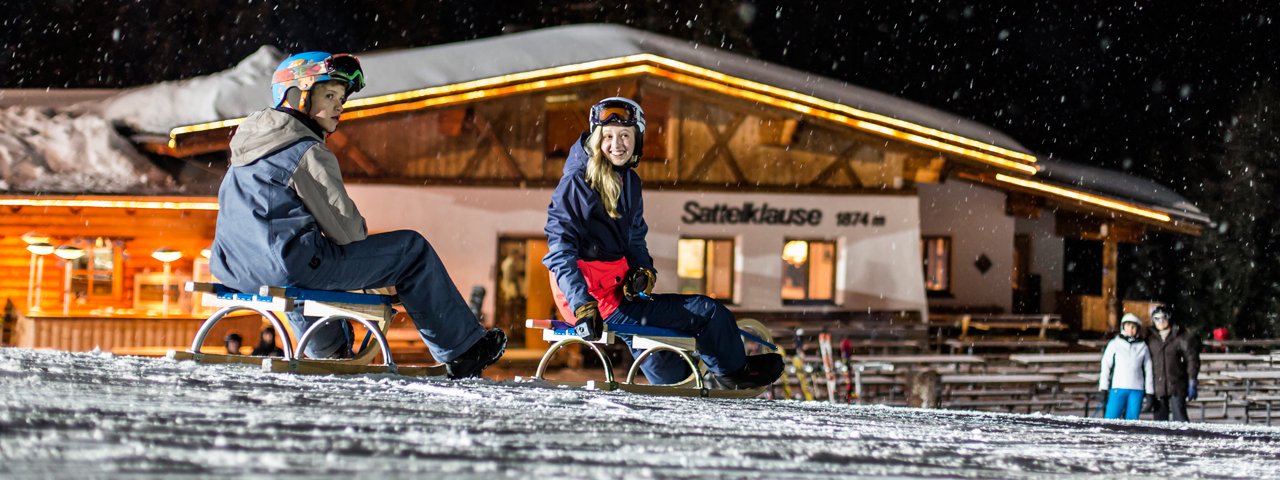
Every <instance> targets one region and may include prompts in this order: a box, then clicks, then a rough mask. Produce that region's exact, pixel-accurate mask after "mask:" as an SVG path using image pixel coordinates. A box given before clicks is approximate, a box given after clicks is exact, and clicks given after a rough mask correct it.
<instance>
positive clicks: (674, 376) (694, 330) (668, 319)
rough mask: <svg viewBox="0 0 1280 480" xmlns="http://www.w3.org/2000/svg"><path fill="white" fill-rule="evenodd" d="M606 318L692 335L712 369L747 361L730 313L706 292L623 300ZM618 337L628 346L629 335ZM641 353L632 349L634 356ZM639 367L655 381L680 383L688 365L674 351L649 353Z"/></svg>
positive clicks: (727, 368)
mask: <svg viewBox="0 0 1280 480" xmlns="http://www.w3.org/2000/svg"><path fill="white" fill-rule="evenodd" d="M605 322H607V323H616V324H623V325H644V326H649V327H661V328H669V329H672V330H677V331H681V332H685V333H688V334H690V335H693V337H694V339H695V340H696V342H697V345H698V355H699V356H700V357H701V359H702V363H704V364H706V365H707V369H708V370H711V371H712V372H713V373H717V374H725V373H729V372H733V371H735V370H738V369H740V368H742V366H743V365H746V362H747V356H746V350H745V348H744V347H743V345H742V337H741V334H739V333H738V323H737V321H736V320H735V319H734V318H733V313H731V312H729V309H727V308H725V307H724V305H721V304H720V302H717V301H715V300H714V299H712V298H710V297H707V296H705V295H679V294H660V295H653V300H652V301H636V302H626V301H624V302H622V305H620V306H618V309H617V310H615V311H614V312H613V313H612V314H610V315H609V318H607V319H605ZM621 338H622V339H623V340H624V341H625V342H627V346H631V337H630V336H626V337H621ZM640 353H641V351H639V350H635V349H632V351H631V354H632V355H634V356H639V355H640ZM640 371H642V372H644V376H645V378H647V379H649V383H651V384H654V385H667V384H672V383H679V382H681V381H683V380H684V379H686V378H688V377H689V365H688V364H687V363H685V361H684V360H683V359H681V358H680V355H679V354H677V353H675V352H666V351H663V352H654V353H653V354H650V355H649V357H648V358H647V359H645V362H644V363H643V364H641V365H640Z"/></svg>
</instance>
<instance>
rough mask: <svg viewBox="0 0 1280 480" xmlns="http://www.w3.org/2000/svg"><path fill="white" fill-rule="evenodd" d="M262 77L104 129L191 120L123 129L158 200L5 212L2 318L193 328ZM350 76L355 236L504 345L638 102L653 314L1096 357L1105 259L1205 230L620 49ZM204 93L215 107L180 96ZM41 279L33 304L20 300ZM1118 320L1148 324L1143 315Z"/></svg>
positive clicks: (810, 89) (1166, 202) (594, 36)
mask: <svg viewBox="0 0 1280 480" xmlns="http://www.w3.org/2000/svg"><path fill="white" fill-rule="evenodd" d="M264 52H265V53H264ZM260 56H266V57H268V58H266V59H255V58H254V57H251V59H250V60H246V62H245V64H242V65H241V66H240V67H236V69H233V70H232V71H228V72H224V73H223V74H216V75H213V76H210V77H207V78H201V79H192V80H186V81H182V82H170V83H166V84H160V85H157V86H153V87H143V88H140V89H135V90H132V91H127V92H122V93H118V94H115V95H113V96H111V97H109V98H106V99H102V100H100V101H101V102H104V104H103V105H105V106H104V107H103V108H102V111H104V112H112V111H117V112H118V111H120V110H122V109H123V110H128V108H129V106H130V105H137V104H140V103H141V104H146V103H147V102H149V101H152V100H153V101H154V102H155V104H157V105H167V106H172V105H179V106H184V107H182V108H181V109H185V110H186V111H187V113H190V115H187V116H185V117H181V118H177V117H173V118H170V117H165V115H169V114H170V113H171V112H147V111H146V110H145V109H143V110H138V109H135V111H141V112H143V113H139V114H136V115H135V116H133V117H130V118H127V119H126V121H132V122H135V124H134V125H133V126H134V128H133V130H135V131H140V132H141V133H134V134H132V136H131V137H130V140H131V144H132V146H133V148H137V149H138V150H140V151H145V152H147V154H148V155H150V158H151V159H152V160H153V161H154V162H157V163H158V164H162V165H165V166H166V170H167V171H171V172H175V173H174V178H175V183H176V185H177V187H175V188H174V189H173V191H170V192H164V193H165V195H164V196H163V197H156V196H132V197H119V196H116V195H102V194H101V192H93V191H81V192H67V193H68V194H65V195H63V194H49V193H42V194H39V195H35V194H33V193H31V192H9V193H7V194H4V195H0V206H2V207H3V208H5V210H3V211H4V214H3V221H0V267H2V268H0V296H3V297H8V298H9V299H10V309H11V310H17V311H20V312H24V313H25V315H22V316H25V317H32V318H40V317H42V316H43V317H49V318H55V317H56V318H64V317H60V316H59V315H57V314H54V313H48V312H57V313H61V309H62V307H63V306H64V305H67V306H68V312H67V314H66V316H65V318H66V319H71V318H74V319H78V321H81V322H92V321H99V320H100V321H101V323H103V324H104V325H106V324H109V323H111V322H114V321H116V320H119V319H121V318H124V319H129V320H130V321H142V322H145V321H152V322H160V321H164V319H169V318H177V317H181V316H182V314H179V313H175V312H183V313H185V315H186V316H188V317H191V319H196V320H198V318H199V317H200V313H199V311H198V306H192V305H190V299H189V298H187V297H186V296H185V294H184V293H182V292H179V291H177V290H176V288H174V287H172V286H171V287H170V294H171V296H172V298H170V299H169V300H168V301H167V302H162V303H164V304H167V305H169V307H162V308H164V309H165V310H166V312H162V313H160V314H157V313H156V306H157V292H160V293H163V291H164V290H163V285H161V286H160V287H159V288H157V287H156V285H157V281H156V275H157V273H158V272H161V271H162V270H163V269H164V268H165V267H166V266H168V267H169V268H170V273H169V274H168V275H164V276H165V277H171V278H169V280H170V281H169V282H161V283H169V284H170V285H176V284H178V283H180V281H181V280H182V279H186V278H196V279H203V278H207V275H208V273H207V262H204V261H203V259H202V258H201V256H200V251H201V250H202V249H204V248H207V247H208V245H209V244H210V243H211V242H212V238H213V229H214V218H215V216H216V212H215V210H216V191H217V185H218V182H219V181H220V176H221V172H222V171H225V168H226V159H227V156H228V152H227V148H228V146H227V145H228V139H229V136H230V134H231V133H232V132H233V131H234V129H235V126H236V125H237V124H238V123H239V122H240V121H241V120H242V119H243V117H244V116H245V115H248V114H249V113H252V111H254V110H257V109H260V108H263V107H265V106H266V104H267V103H268V101H269V95H268V92H269V88H268V86H267V79H268V78H269V77H270V73H271V69H272V68H273V67H274V65H275V62H278V61H279V59H280V56H279V52H270V51H260V52H259V53H258V54H255V57H260ZM359 56H360V58H361V60H362V63H363V65H364V68H365V72H366V75H367V77H368V84H369V86H368V87H367V88H366V89H365V90H364V91H362V92H360V93H359V94H357V95H355V96H353V97H352V98H351V99H350V100H349V101H348V104H347V110H346V112H345V113H344V114H343V123H342V126H341V127H340V128H339V131H338V132H337V133H335V134H334V135H332V136H330V138H329V139H328V145H329V147H330V148H331V149H332V150H333V151H334V152H335V154H336V155H337V156H338V158H339V160H340V162H341V165H342V170H343V174H344V176H345V179H346V181H347V187H348V190H349V192H350V193H351V196H352V198H353V199H354V200H355V201H356V204H357V205H358V207H359V208H360V210H361V213H362V214H363V215H364V216H365V218H366V220H367V222H368V226H369V229H370V231H371V232H379V231H390V230H398V229H412V230H417V231H419V232H422V233H423V234H424V235H425V236H426V237H427V238H428V240H430V241H431V243H432V244H433V245H434V246H435V247H436V249H437V250H438V251H439V253H440V255H441V257H442V258H443V259H444V261H445V264H446V265H447V267H448V268H449V271H450V273H451V274H452V276H453V279H454V281H455V282H456V283H457V284H458V286H459V288H460V290H461V291H463V292H464V293H465V292H469V291H470V290H471V288H472V287H473V286H482V287H484V288H485V289H486V290H487V291H488V292H490V293H491V294H490V295H488V296H487V297H486V299H485V302H484V307H483V311H484V313H485V316H486V318H488V319H491V320H492V321H493V322H494V323H495V324H497V325H499V326H502V327H504V328H508V329H510V330H511V331H512V333H513V335H514V336H515V337H517V338H518V337H520V336H521V335H522V333H523V332H521V330H522V320H523V319H524V318H545V317H547V316H551V315H554V312H555V309H554V308H553V307H552V305H551V297H550V291H549V285H548V281H547V278H548V277H547V273H546V270H545V268H543V267H542V265H541V261H540V260H541V257H542V255H543V254H545V252H546V250H547V247H546V240H545V237H544V236H543V233H542V228H543V225H544V224H545V221H546V208H547V204H548V202H549V199H550V195H551V191H552V189H553V188H554V186H555V185H556V183H557V181H558V180H559V178H560V174H561V169H562V168H563V164H564V159H565V157H566V155H567V153H568V150H569V147H570V145H572V142H574V141H577V140H578V138H579V135H580V134H581V133H582V132H583V131H584V130H585V128H586V116H587V115H586V114H587V111H588V109H589V108H590V106H591V105H592V104H593V103H594V102H595V101H597V100H599V99H601V98H605V97H609V96H615V95H622V96H627V97H631V98H634V99H636V100H638V101H639V102H640V104H641V105H642V106H643V107H644V109H645V112H646V116H647V119H648V125H649V127H648V131H647V133H646V137H645V149H644V158H643V159H642V161H641V162H640V164H639V165H638V166H637V171H638V173H639V175H640V177H641V178H642V179H643V181H644V183H645V189H646V195H645V210H646V220H647V221H648V224H649V228H650V231H649V236H648V241H649V249H650V252H651V253H652V254H653V256H654V260H655V266H656V268H657V270H658V272H659V277H658V283H657V285H658V287H657V289H658V290H659V291H679V292H686V293H705V294H707V295H710V296H713V297H715V298H717V299H719V300H721V301H723V302H725V303H726V304H727V305H728V306H729V307H730V308H731V309H732V310H734V311H735V312H736V313H737V314H738V315H740V316H741V315H749V316H756V317H760V318H763V319H786V318H805V319H808V320H811V321H817V322H822V321H830V322H843V321H851V320H859V319H861V320H867V319H890V320H886V321H895V322H901V321H910V322H927V321H928V320H929V318H930V317H931V316H934V317H937V316H940V315H943V314H945V313H950V312H963V311H982V312H989V313H1006V314H1013V313H1041V312H1046V313H1061V314H1063V318H1064V319H1065V320H1067V321H1068V323H1070V324H1071V325H1072V328H1073V329H1075V330H1078V331H1085V332H1088V331H1094V332H1102V331H1105V330H1108V329H1109V328H1112V325H1113V322H1114V321H1115V319H1116V318H1117V317H1118V315H1117V311H1118V310H1119V309H1120V308H1129V307H1128V306H1125V305H1124V304H1123V303H1122V302H1121V301H1120V300H1119V299H1117V298H1116V295H1117V294H1118V292H1117V288H1116V285H1117V278H1116V271H1117V268H1116V262H1117V258H1118V254H1117V252H1118V248H1119V245H1121V244H1132V243H1139V242H1141V241H1142V239H1143V236H1144V235H1145V234H1146V233H1148V232H1176V233H1181V234H1188V235H1196V234H1198V232H1199V231H1200V229H1201V228H1203V227H1204V226H1206V225H1207V224H1208V222H1209V219H1208V218H1207V217H1205V216H1204V215H1203V214H1201V213H1200V212H1199V211H1198V210H1197V209H1196V208H1195V207H1194V206H1193V205H1191V204H1190V203H1188V202H1187V201H1186V200H1185V199H1183V198H1181V197H1179V196H1178V195H1177V194H1176V193H1174V192H1172V191H1170V190H1169V189H1168V188H1166V187H1164V186H1161V185H1158V184H1155V183H1153V182H1150V181H1148V180H1145V179H1141V178H1138V177H1134V176H1131V175H1127V174H1124V173H1120V172H1114V171H1107V170H1103V169H1098V168H1093V167H1086V166H1082V165H1077V164H1073V163H1070V162H1067V161H1063V160H1061V159H1054V158H1048V157H1046V156H1043V155H1039V154H1037V153H1036V152H1035V151H1034V150H1033V149H1030V148H1027V147H1025V146H1023V145H1021V144H1019V143H1018V142H1017V141H1016V140H1014V139H1013V138H1010V137H1009V136H1007V135H1005V134H1003V133H1001V132H999V131H997V130H995V129H993V128H991V127H989V126H986V125H981V124H978V123H976V122H973V121H971V120H968V119H965V118H961V117H958V116H955V115H952V114H949V113H945V112H942V111H939V110H936V109H932V108H929V107H925V106H922V105H919V104H915V103H912V102H909V101H906V100H903V99H900V98H896V97H893V96H890V95H886V94H883V93H879V92H875V91H871V90H867V89H864V88H860V87H857V86H854V85H849V84H847V83H843V82H840V81H837V80H833V79H828V78H824V77H821V76H819V75H817V74H815V73H809V72H801V71H796V70H792V69H789V68H786V67H782V66H779V65H774V64H770V63H767V62H763V61H760V60H758V59H754V58H748V57H744V56H741V55H737V54H733V53H730V52H726V51H722V50H718V49H715V48H710V47H707V46H705V45H696V44H692V43H688V42H685V41H682V40H677V39H672V38H667V37H663V36H660V35H655V34H651V33H647V32H642V31H638V30H634V29H630V28H626V27H621V26H613V25H578V26H567V27H557V28H549V29H544V30H536V31H530V32H524V33H517V34H511V35H505V36H500V37H495V38H488V39H480V40H475V41H469V42H462V43H457V44H449V45H441V46H433V47H424V48H417V49H409V50H398V51H385V52H370V53H365V54H359ZM237 79H239V80H237ZM244 79H250V80H248V81H245V80H244ZM184 82H185V83H184ZM196 85H198V86H199V87H200V88H201V89H203V90H205V91H201V92H191V91H189V90H190V89H187V88H184V87H185V86H196ZM208 90H213V91H212V92H210V91H208ZM0 100H3V96H0ZM215 101H216V102H219V103H218V104H217V105H210V104H208V102H215ZM113 102H114V103H113ZM201 102H205V103H201ZM192 112H194V113H192ZM204 112H214V113H212V114H205V113H204ZM202 114H203V116H201V115H202ZM161 128H163V130H161ZM32 231H38V232H39V233H40V234H42V235H44V236H47V237H50V238H51V240H50V241H49V242H48V243H49V244H50V245H53V246H56V244H67V245H79V246H80V247H81V248H82V249H83V250H84V251H86V252H88V254H87V255H85V256H83V257H80V258H78V259H72V260H62V259H60V258H55V257H52V256H49V257H48V258H49V259H48V260H46V261H44V266H43V267H42V268H40V269H39V272H38V273H36V265H37V264H39V263H41V261H40V259H41V258H45V256H41V255H36V254H34V253H29V252H28V250H27V249H26V245H27V244H28V243H32V242H29V241H24V240H23V239H22V237H23V236H24V234H28V233H29V232H32ZM28 237H30V236H29V235H28ZM27 240H32V238H28V239H27ZM35 240H39V239H35ZM1069 242H1087V243H1089V244H1093V245H1097V246H1099V250H1100V252H1101V253H1100V255H1099V256H1098V261H1099V262H1100V265H1099V268H1096V269H1095V270H1094V271H1096V272H1098V277H1100V278H1098V279H1097V281H1096V284H1097V287H1096V291H1093V292H1087V293H1085V294H1073V295H1068V294H1066V293H1065V284H1064V282H1066V281H1067V280H1066V275H1065V274H1064V263H1065V260H1064V250H1065V248H1066V247H1065V245H1067V244H1068V243H1069ZM35 243H40V242H35ZM161 247H166V248H167V249H168V250H177V251H180V252H181V253H182V256H181V258H178V259H176V260H170V261H161V260H160V259H159V258H157V257H158V256H157V257H153V256H152V255H151V253H152V252H154V251H155V250H157V249H160V248H161ZM65 265H70V266H69V267H65V269H64V268H63V267H64V266H65ZM33 279H39V280H40V281H41V282H42V285H43V286H44V288H43V290H42V293H41V294H40V295H34V294H29V293H30V292H28V291H27V290H28V288H29V287H30V286H31V284H32V283H33ZM108 285H109V287H108ZM159 296H160V297H163V295H159ZM28 297H32V299H31V301H24V299H26V298H28ZM1124 300H1125V301H1133V302H1135V303H1134V304H1133V305H1134V307H1133V309H1135V310H1141V309H1142V306H1143V303H1142V301H1143V300H1146V299H1124ZM31 302H35V303H36V304H37V305H31V304H29V303H31ZM33 306H42V307H43V308H42V309H41V311H42V312H46V313H42V314H40V313H37V314H32V313H31V312H30V309H31V307H33ZM169 310H172V311H169ZM13 317H15V315H9V318H11V319H12V318H13ZM95 319H97V320H95ZM107 319H110V320H111V322H107V321H106V320H107ZM196 320H183V321H186V322H188V323H190V322H191V321H196ZM8 323H9V324H8V325H7V331H8V332H9V333H8V334H7V335H6V337H4V338H3V341H4V342H5V343H7V344H15V345H24V346H55V347H60V348H69V349H89V348H93V346H92V345H89V343H93V342H96V343H94V345H98V346H102V344H103V343H110V342H116V344H119V345H123V346H125V347H129V346H137V344H139V343H146V342H151V343H167V344H168V345H181V344H182V343H183V342H184V341H185V339H179V338H177V337H179V336H180V334H176V333H175V334H174V335H175V337H173V338H170V337H164V338H154V339H149V340H140V339H133V340H106V339H104V338H105V337H103V336H104V335H108V334H106V333H101V332H100V333H96V334H87V333H86V334H84V335H83V337H84V338H85V340H84V341H83V342H80V341H79V340H77V341H76V342H78V343H74V344H65V342H67V341H68V340H58V341H60V342H64V343H57V344H55V343H41V340H39V339H38V338H37V337H39V334H37V333H36V332H35V331H34V329H35V328H36V327H32V326H28V327H24V328H25V329H24V328H18V327H15V326H14V325H13V323H14V322H13V321H10V322H8ZM184 325H185V324H184ZM111 328H112V327H110V326H105V327H102V329H105V330H110V329H111ZM174 328H175V329H179V330H180V329H181V328H186V327H174ZM105 330H104V331H105ZM43 335H45V337H44V338H53V336H51V335H52V334H48V333H46V334H43ZM50 342H54V340H50ZM130 342H132V343H130ZM534 343H535V342H534V341H533V339H530V344H531V345H533V344H534ZM103 348H104V349H109V348H108V347H106V346H104V347H103Z"/></svg>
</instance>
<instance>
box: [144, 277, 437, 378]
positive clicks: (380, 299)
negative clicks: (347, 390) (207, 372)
mask: <svg viewBox="0 0 1280 480" xmlns="http://www.w3.org/2000/svg"><path fill="white" fill-rule="evenodd" d="M186 288H187V291H189V292H193V293H200V294H201V295H202V301H203V302H204V305H205V306H215V307H222V308H221V309H220V310H218V311H217V312H215V313H214V314H213V315H211V316H209V318H208V319H207V320H205V321H204V323H203V324H201V325H200V329H199V330H197V331H196V335H195V338H194V339H193V340H192V341H191V349H190V350H188V351H183V352H179V351H170V352H169V358H172V359H174V360H191V361H195V362H198V363H211V364H227V363H238V364H247V365H261V366H262V369H263V370H266V371H269V372H290V373H301V374H338V375H342V374H347V375H351V374H368V373H393V374H399V375H407V376H416V377H421V376H444V375H446V374H447V371H446V369H445V366H444V365H432V366H427V367H402V366H398V365H396V363H395V360H393V359H392V358H391V348H390V345H389V344H388V343H387V336H386V330H387V328H388V327H389V326H390V323H391V317H392V316H393V315H394V312H395V311H394V310H393V309H392V308H391V306H392V305H393V304H395V303H396V297H393V296H390V295H378V294H365V293H351V292H332V291H325V290H307V289H300V288H279V287H262V289H261V290H260V291H259V292H258V294H256V295H255V294H251V293H242V292H239V291H236V290H232V289H230V288H227V287H225V286H223V285H220V284H216V283H194V282H188V283H187V286H186ZM297 302H302V303H301V305H302V309H303V313H304V314H305V315H308V316H318V317H322V318H321V319H320V321H318V322H316V323H314V324H312V325H311V326H310V327H308V328H307V330H306V331H305V332H303V333H302V335H301V336H300V337H299V338H298V345H297V347H294V345H293V340H292V339H291V338H290V337H289V331H288V330H287V329H285V327H284V323H283V322H281V321H280V317H279V316H278V315H277V313H284V312H287V311H290V310H292V309H293V308H294V306H295V305H297ZM244 310H248V311H253V312H255V313H257V314H258V315H261V316H262V317H263V318H265V319H267V321H269V322H271V326H272V328H273V329H275V331H276V336H277V337H279V338H280V342H281V344H282V345H283V350H284V358H283V359H280V358H273V357H254V356H250V355H232V354H216V353H203V352H201V351H200V349H201V347H202V346H203V345H204V341H205V337H207V336H208V335H209V331H210V330H212V329H213V326H214V325H215V324H217V323H218V321H220V320H222V319H223V318H224V317H226V316H227V315H228V314H230V313H232V312H237V311H244ZM343 321H351V322H356V323H359V324H360V325H362V326H364V327H365V328H366V329H368V331H369V334H368V335H367V336H366V337H365V339H364V342H362V343H363V346H362V347H361V349H360V352H359V353H358V354H356V356H355V357H353V358H346V359H338V360H326V359H309V358H305V355H306V354H305V353H304V352H305V351H306V347H307V344H308V343H309V342H310V341H311V339H312V338H314V337H315V335H316V332H318V331H319V329H320V328H321V327H324V326H325V325H328V324H330V323H333V322H343ZM370 340H372V341H373V343H372V344H371V343H370ZM379 353H381V354H382V355H381V357H382V361H383V365H373V364H372V363H373V360H374V359H375V358H377V357H378V354H379Z"/></svg>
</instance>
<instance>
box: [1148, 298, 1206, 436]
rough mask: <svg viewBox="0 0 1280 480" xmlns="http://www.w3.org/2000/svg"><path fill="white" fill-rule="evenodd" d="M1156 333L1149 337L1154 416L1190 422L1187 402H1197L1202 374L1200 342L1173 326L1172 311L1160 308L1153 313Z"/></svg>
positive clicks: (1162, 419) (1164, 419) (1163, 419)
mask: <svg viewBox="0 0 1280 480" xmlns="http://www.w3.org/2000/svg"><path fill="white" fill-rule="evenodd" d="M1151 326H1152V327H1155V331H1154V332H1151V333H1150V334H1148V335H1147V349H1148V350H1149V351H1150V352H1151V368H1152V371H1153V372H1154V375H1153V377H1154V383H1155V405H1154V411H1153V417H1154V418H1155V419H1156V420H1161V421H1168V420H1170V416H1172V420H1173V421H1175V422H1185V421H1187V402H1190V401H1192V400H1195V399H1196V395H1197V392H1196V387H1197V382H1196V376H1197V375H1199V373H1200V341H1199V340H1198V339H1197V338H1196V336H1195V335H1192V334H1191V332H1188V331H1187V330H1186V329H1183V328H1179V327H1178V326H1177V325H1174V322H1173V311H1172V309H1170V308H1169V307H1165V306H1160V307H1157V308H1156V309H1155V311H1153V312H1151Z"/></svg>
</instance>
